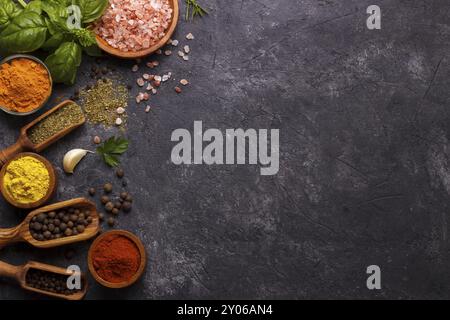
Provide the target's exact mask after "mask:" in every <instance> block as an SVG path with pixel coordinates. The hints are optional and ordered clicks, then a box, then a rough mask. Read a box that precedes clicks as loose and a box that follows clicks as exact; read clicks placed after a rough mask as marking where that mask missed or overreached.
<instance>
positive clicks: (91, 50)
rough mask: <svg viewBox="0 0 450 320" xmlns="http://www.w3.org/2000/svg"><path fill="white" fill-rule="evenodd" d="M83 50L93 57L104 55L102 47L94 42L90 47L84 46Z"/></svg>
mask: <svg viewBox="0 0 450 320" xmlns="http://www.w3.org/2000/svg"><path fill="white" fill-rule="evenodd" d="M83 51H84V52H85V53H86V54H87V55H88V56H91V57H103V52H102V50H100V48H99V47H98V46H97V44H94V45H92V46H89V47H84V48H83Z"/></svg>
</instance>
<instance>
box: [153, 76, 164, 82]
mask: <svg viewBox="0 0 450 320" xmlns="http://www.w3.org/2000/svg"><path fill="white" fill-rule="evenodd" d="M154 79H155V81H158V82H161V80H162V77H161V76H155V77H154Z"/></svg>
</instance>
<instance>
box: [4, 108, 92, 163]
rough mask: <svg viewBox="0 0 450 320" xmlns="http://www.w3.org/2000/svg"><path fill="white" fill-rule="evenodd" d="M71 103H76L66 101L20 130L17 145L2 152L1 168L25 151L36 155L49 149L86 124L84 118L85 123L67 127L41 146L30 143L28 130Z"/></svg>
mask: <svg viewBox="0 0 450 320" xmlns="http://www.w3.org/2000/svg"><path fill="white" fill-rule="evenodd" d="M71 103H75V102H73V101H71V100H66V101H63V102H61V103H60V104H58V105H57V106H56V107H54V108H52V109H50V110H49V111H47V112H46V113H44V114H43V115H41V116H39V117H38V118H36V119H35V120H34V121H32V122H31V123H29V124H27V125H26V126H24V127H23V128H22V129H20V135H19V139H18V140H17V142H16V143H15V144H13V145H12V146H10V147H8V148H6V149H4V150H2V151H0V167H2V166H3V165H4V164H5V163H6V162H7V161H8V160H9V159H10V158H12V157H13V156H14V155H16V154H18V153H20V152H23V151H32V152H35V153H39V152H41V151H42V150H44V149H45V148H47V147H48V146H49V145H51V144H52V143H54V142H56V141H58V140H59V139H61V138H62V137H64V136H65V135H67V134H68V133H70V132H72V131H73V130H74V129H76V128H78V127H79V126H81V125H83V124H84V123H85V122H86V119H85V118H83V121H80V122H79V123H76V124H74V125H72V126H70V127H67V128H65V129H64V130H61V131H60V132H58V133H56V134H54V135H53V136H51V137H50V138H48V139H47V140H45V141H44V142H42V143H40V144H36V145H35V144H33V143H32V142H31V141H30V139H29V138H28V134H27V133H28V130H29V129H30V128H31V127H33V126H34V125H35V124H37V123H38V122H40V121H41V120H42V119H44V118H46V117H47V116H49V115H50V114H52V113H54V112H55V111H57V110H59V109H61V108H62V107H64V106H66V105H68V104H71Z"/></svg>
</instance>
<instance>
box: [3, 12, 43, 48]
mask: <svg viewBox="0 0 450 320" xmlns="http://www.w3.org/2000/svg"><path fill="white" fill-rule="evenodd" d="M46 36H47V26H46V24H45V21H44V19H43V18H42V17H41V16H40V15H39V14H37V13H36V12H34V11H22V12H21V13H19V15H17V16H16V17H14V18H13V19H12V20H11V22H10V23H9V24H8V26H7V27H6V28H5V29H4V30H3V31H2V32H1V33H0V48H2V49H3V50H4V51H7V52H19V53H23V52H31V51H35V50H37V49H39V48H40V47H41V46H42V45H43V44H44V42H45V38H46Z"/></svg>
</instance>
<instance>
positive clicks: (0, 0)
mask: <svg viewBox="0 0 450 320" xmlns="http://www.w3.org/2000/svg"><path fill="white" fill-rule="evenodd" d="M21 11H22V10H21V9H19V7H18V6H17V5H16V4H15V3H14V2H13V1H11V0H0V30H1V29H3V28H5V27H6V26H7V25H8V24H9V22H10V21H11V19H12V18H14V17H15V16H17V15H18V14H19V13H20V12H21Z"/></svg>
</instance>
